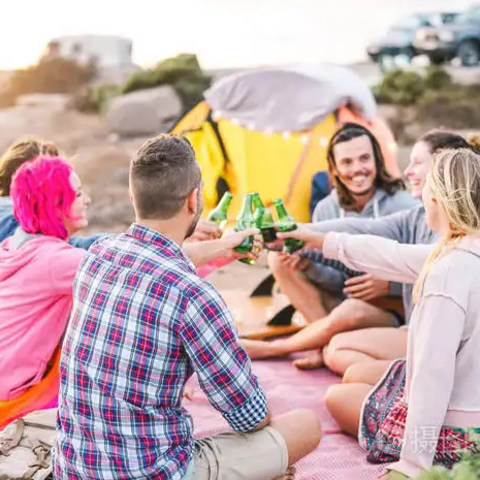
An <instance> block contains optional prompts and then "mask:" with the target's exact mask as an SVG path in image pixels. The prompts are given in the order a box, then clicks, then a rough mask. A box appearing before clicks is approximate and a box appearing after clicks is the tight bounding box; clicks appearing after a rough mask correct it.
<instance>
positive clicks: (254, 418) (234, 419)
mask: <svg viewBox="0 0 480 480" xmlns="http://www.w3.org/2000/svg"><path fill="white" fill-rule="evenodd" d="M267 413H268V409H267V399H266V397H265V392H264V391H263V390H262V389H261V388H260V387H259V388H257V389H256V390H255V392H254V393H253V395H252V396H251V397H250V398H249V399H248V400H247V401H246V402H244V403H243V404H242V405H241V406H240V407H237V408H235V409H231V410H229V411H228V412H224V413H222V415H223V417H224V418H225V420H226V421H227V422H228V424H229V425H230V426H231V427H232V428H233V429H234V430H236V431H237V432H249V431H250V430H253V429H254V428H255V427H256V426H257V425H258V424H259V423H260V422H262V421H263V420H264V419H265V417H266V416H267Z"/></svg>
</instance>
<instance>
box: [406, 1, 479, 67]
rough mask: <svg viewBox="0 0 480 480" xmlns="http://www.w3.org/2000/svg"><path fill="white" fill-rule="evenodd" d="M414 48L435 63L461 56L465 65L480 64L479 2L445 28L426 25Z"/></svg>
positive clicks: (420, 31) (418, 35)
mask: <svg viewBox="0 0 480 480" xmlns="http://www.w3.org/2000/svg"><path fill="white" fill-rule="evenodd" d="M414 48H415V50H417V51H418V53H421V54H425V55H427V56H428V57H429V58H430V61H431V62H432V63H441V62H445V61H449V60H452V59H453V58H455V57H458V58H459V59H460V61H461V63H462V65H464V66H467V67H469V66H474V65H478V64H479V63H480V5H475V6H472V7H471V8H469V9H468V10H467V11H465V12H464V13H461V14H459V15H458V16H457V17H456V18H455V19H454V20H453V22H451V23H450V24H447V25H443V26H442V27H424V28H421V29H419V30H418V31H417V34H416V37H415V41H414Z"/></svg>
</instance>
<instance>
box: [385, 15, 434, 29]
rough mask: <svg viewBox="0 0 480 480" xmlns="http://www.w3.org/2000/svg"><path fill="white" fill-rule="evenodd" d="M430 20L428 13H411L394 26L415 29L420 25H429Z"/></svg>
mask: <svg viewBox="0 0 480 480" xmlns="http://www.w3.org/2000/svg"><path fill="white" fill-rule="evenodd" d="M428 26H430V22H429V20H428V17H427V16H426V15H411V16H409V17H405V18H403V19H402V20H400V21H399V22H397V23H396V24H395V25H394V26H393V28H397V29H405V30H415V29H417V28H420V27H428Z"/></svg>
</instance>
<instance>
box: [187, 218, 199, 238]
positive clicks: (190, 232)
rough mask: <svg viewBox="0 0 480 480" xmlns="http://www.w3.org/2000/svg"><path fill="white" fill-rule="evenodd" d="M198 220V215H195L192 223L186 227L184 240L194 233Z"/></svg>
mask: <svg viewBox="0 0 480 480" xmlns="http://www.w3.org/2000/svg"><path fill="white" fill-rule="evenodd" d="M199 220H200V213H197V214H196V215H195V218H194V219H193V220H192V223H191V224H190V226H189V227H188V229H187V232H186V233H185V238H184V240H186V239H187V238H189V237H191V236H192V235H193V232H194V231H195V229H196V228H197V224H198V221H199Z"/></svg>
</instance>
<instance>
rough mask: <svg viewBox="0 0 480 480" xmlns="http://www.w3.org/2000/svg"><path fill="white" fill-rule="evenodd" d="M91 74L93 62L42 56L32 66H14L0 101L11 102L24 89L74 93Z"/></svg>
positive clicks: (84, 83)
mask: <svg viewBox="0 0 480 480" xmlns="http://www.w3.org/2000/svg"><path fill="white" fill-rule="evenodd" d="M94 76H95V68H94V66H93V65H88V66H81V65H78V64H77V63H76V62H74V61H72V60H67V59H64V58H55V59H51V60H42V61H40V62H39V63H37V64H36V65H33V66H32V67H28V68H26V69H22V70H16V71H15V72H14V73H13V75H12V76H11V77H10V79H9V81H8V85H7V86H6V88H5V90H4V91H3V92H2V95H1V97H0V104H1V105H2V106H7V105H12V104H13V103H15V99H16V98H17V97H19V96H20V95H23V94H27V93H75V92H77V91H79V90H80V89H81V88H82V87H83V86H85V85H86V84H87V83H88V82H89V81H90V80H92V78H94Z"/></svg>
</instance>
